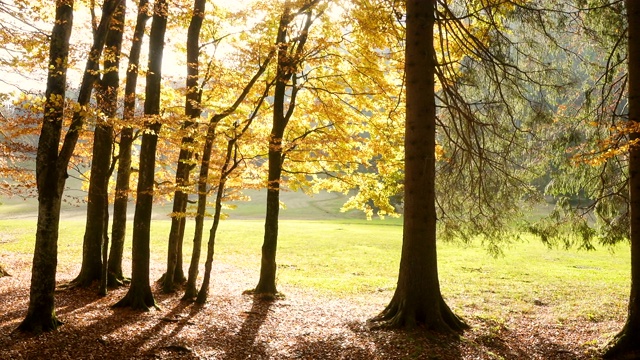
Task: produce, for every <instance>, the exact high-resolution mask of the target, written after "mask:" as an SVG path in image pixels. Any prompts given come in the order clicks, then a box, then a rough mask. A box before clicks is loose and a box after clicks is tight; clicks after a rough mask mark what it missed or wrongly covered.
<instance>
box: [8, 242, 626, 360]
mask: <svg viewBox="0 0 640 360" xmlns="http://www.w3.org/2000/svg"><path fill="white" fill-rule="evenodd" d="M3 262H4V264H5V265H6V268H7V270H9V271H10V272H11V274H12V275H13V276H8V277H3V278H0V304H2V307H1V308H0V358H2V359H90V358H95V359H147V358H148V359H248V358H251V359H441V360H444V359H593V358H597V357H598V356H597V355H598V352H599V349H600V348H601V346H602V345H603V340H602V339H601V336H602V334H609V333H614V332H615V331H616V329H619V328H620V327H621V326H622V324H621V323H619V322H616V321H611V322H598V323H595V322H589V321H587V320H584V321H578V320H576V321H574V322H565V323H563V324H558V323H557V321H555V320H551V317H549V316H545V315H546V314H545V313H544V307H543V306H541V307H539V308H538V309H539V312H537V313H531V314H526V316H521V317H518V318H513V319H511V320H509V321H507V322H496V321H493V320H487V319H481V318H478V317H475V316H474V315H473V311H472V310H465V309H462V310H461V311H462V314H461V315H462V316H463V317H464V319H465V320H466V321H467V322H468V323H469V324H470V325H471V326H472V330H470V331H468V332H466V333H465V334H464V336H462V337H446V336H440V335H437V334H434V333H430V332H427V331H422V330H416V331H410V332H408V331H391V330H373V331H372V330H368V329H367V326H366V319H367V318H370V317H372V316H373V315H376V314H377V313H378V312H379V311H381V310H382V308H383V307H384V306H385V305H386V303H387V302H388V301H389V296H390V293H389V292H381V293H373V294H366V295H361V296H358V297H351V298H343V299H336V298H328V297H327V296H321V295H318V294H314V293H313V292H311V291H308V290H304V289H296V288H291V287H286V286H285V285H284V284H283V285H281V287H280V290H281V291H283V293H284V294H285V295H286V296H285V298H283V299H279V300H275V301H272V302H267V301H258V300H254V299H253V298H252V297H251V296H248V295H242V291H243V290H246V289H248V288H250V287H251V286H253V285H255V284H254V282H255V281H257V280H256V279H257V273H256V272H253V271H247V270H246V269H237V268H234V267H232V266H228V265H221V264H216V267H215V271H216V274H217V276H216V278H215V279H214V283H213V287H212V289H211V291H210V294H211V295H210V299H209V302H208V303H207V304H206V305H204V306H198V305H195V304H190V303H185V302H181V301H180V296H181V294H179V293H177V294H174V295H163V294H160V292H159V290H158V289H159V288H158V287H155V288H154V290H155V294H156V301H157V302H158V305H159V306H160V308H161V309H160V310H157V311H150V312H146V313H145V312H136V311H131V310H127V309H112V308H111V307H110V306H111V305H112V304H114V303H115V302H116V301H117V300H119V299H120V298H121V297H122V296H124V294H125V292H126V289H124V288H120V289H115V290H112V291H110V293H109V294H108V295H107V296H106V297H102V298H101V297H99V296H97V294H96V293H97V289H96V288H91V289H72V290H63V291H58V292H57V296H56V308H57V314H58V316H59V318H60V319H61V320H62V321H63V322H64V325H63V326H61V327H60V328H59V330H57V331H54V332H51V333H45V334H41V335H39V336H29V335H25V334H20V333H17V332H15V331H14V330H15V328H16V327H17V326H18V324H19V323H20V321H21V320H22V319H23V318H24V316H25V312H26V309H27V304H28V299H29V281H30V273H29V266H30V256H28V255H24V256H14V258H8V257H7V256H3ZM78 270H79V269H78V267H77V266H66V267H65V266H61V267H60V268H59V270H58V275H57V277H58V279H59V284H63V283H65V282H68V281H70V280H71V279H72V278H73V277H74V275H76V274H77V271H78ZM151 273H152V276H153V278H154V279H157V278H159V277H160V275H161V273H162V267H161V266H160V264H154V266H153V267H152V272H151ZM452 305H453V307H454V308H455V304H452Z"/></svg>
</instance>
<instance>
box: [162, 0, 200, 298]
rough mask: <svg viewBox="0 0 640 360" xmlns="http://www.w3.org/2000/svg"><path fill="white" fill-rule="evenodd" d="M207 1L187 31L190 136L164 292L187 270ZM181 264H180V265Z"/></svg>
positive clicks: (181, 159) (182, 157)
mask: <svg viewBox="0 0 640 360" xmlns="http://www.w3.org/2000/svg"><path fill="white" fill-rule="evenodd" d="M205 5H206V1H205V0H195V1H194V3H193V15H192V16H191V22H190V23H189V29H188V31H187V94H186V97H185V98H186V99H185V115H186V116H187V117H188V120H186V121H185V122H184V124H182V130H183V131H186V132H187V135H186V136H184V137H183V138H182V141H181V145H180V154H179V155H178V166H177V170H176V187H177V190H176V191H175V194H174V200H173V211H172V213H171V230H170V231H169V250H168V252H167V271H166V273H165V275H164V279H163V280H164V281H163V284H162V290H163V291H164V292H173V291H174V283H175V282H179V283H182V282H184V281H185V280H186V279H185V278H184V272H183V270H182V261H179V260H181V257H182V256H179V255H182V251H181V250H182V243H183V240H184V227H185V224H186V221H187V218H186V211H187V201H188V199H189V195H188V193H187V190H186V189H187V187H188V186H189V176H190V174H191V169H193V165H192V164H191V160H192V158H193V136H192V132H193V131H195V129H193V127H194V125H195V124H196V122H195V121H194V120H195V119H197V118H199V117H200V113H201V109H200V94H201V92H200V90H199V89H198V76H199V73H198V70H199V68H198V64H199V53H200V45H199V38H200V29H201V28H202V22H203V20H204V11H205ZM178 263H179V264H178Z"/></svg>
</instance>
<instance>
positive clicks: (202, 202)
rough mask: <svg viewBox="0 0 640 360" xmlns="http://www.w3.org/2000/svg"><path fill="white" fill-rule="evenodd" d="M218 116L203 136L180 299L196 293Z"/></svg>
mask: <svg viewBox="0 0 640 360" xmlns="http://www.w3.org/2000/svg"><path fill="white" fill-rule="evenodd" d="M219 119H220V116H218V115H216V116H214V117H213V118H211V121H210V123H209V127H208V129H207V135H206V137H205V143H204V148H203V149H202V160H201V163H200V174H199V176H198V205H197V210H196V221H195V222H196V224H195V227H196V228H195V232H194V235H193V252H192V253H191V264H190V265H189V277H188V279H187V284H186V286H185V289H184V295H183V297H182V300H189V301H191V300H193V299H194V298H195V297H196V296H197V294H198V290H197V289H196V279H197V278H198V267H199V266H200V253H201V249H202V232H203V231H204V215H205V211H206V208H207V183H208V179H209V168H210V161H211V151H212V149H213V140H214V139H215V133H216V126H217V125H218V122H219Z"/></svg>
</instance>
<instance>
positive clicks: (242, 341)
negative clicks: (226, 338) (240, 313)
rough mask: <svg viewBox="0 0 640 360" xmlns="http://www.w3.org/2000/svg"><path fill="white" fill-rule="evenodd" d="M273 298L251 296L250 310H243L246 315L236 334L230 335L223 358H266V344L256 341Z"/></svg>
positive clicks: (227, 359) (229, 359) (226, 359)
mask: <svg viewBox="0 0 640 360" xmlns="http://www.w3.org/2000/svg"><path fill="white" fill-rule="evenodd" d="M274 301H275V300H271V299H261V298H260V297H256V296H254V297H253V303H252V304H251V310H249V311H245V312H244V314H246V315H247V317H246V318H245V320H244V322H243V323H242V326H241V327H240V330H239V331H238V332H237V334H235V335H233V336H230V340H231V341H230V344H229V345H230V346H229V347H228V350H227V352H226V354H225V356H224V359H225V360H231V359H246V358H248V357H257V358H259V359H260V358H268V357H269V355H268V346H267V344H265V343H264V342H256V339H257V337H258V332H259V331H260V327H261V326H262V325H263V324H264V322H265V320H266V319H267V315H268V314H269V309H270V308H271V306H272V305H273V303H274Z"/></svg>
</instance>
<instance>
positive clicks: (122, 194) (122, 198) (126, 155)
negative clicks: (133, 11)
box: [108, 0, 149, 285]
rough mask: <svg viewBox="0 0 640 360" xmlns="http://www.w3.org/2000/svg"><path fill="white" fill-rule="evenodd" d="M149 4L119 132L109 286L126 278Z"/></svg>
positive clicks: (139, 26) (143, 4) (136, 41)
mask: <svg viewBox="0 0 640 360" xmlns="http://www.w3.org/2000/svg"><path fill="white" fill-rule="evenodd" d="M148 6H149V3H148V1H147V0H141V1H140V2H139V4H138V17H137V19H136V25H135V29H134V32H133V43H132V44H131V50H130V51H129V64H128V66H127V75H126V85H125V93H124V111H123V115H122V117H123V120H124V123H125V125H124V127H123V128H122V130H121V132H120V144H119V146H118V148H119V151H118V156H117V159H118V170H117V175H116V190H115V198H114V201H113V223H112V225H111V250H110V252H109V260H108V273H109V280H108V282H109V285H120V284H122V283H123V281H124V280H125V278H124V275H123V274H122V254H123V251H124V240H125V234H126V230H127V207H128V205H129V192H130V189H129V181H130V178H131V146H132V144H133V140H134V129H133V127H132V125H130V122H131V120H132V119H133V117H134V112H135V107H136V87H137V85H138V65H139V64H140V51H141V49H142V43H143V38H144V31H145V28H146V23H147V20H148V19H149V15H148Z"/></svg>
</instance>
